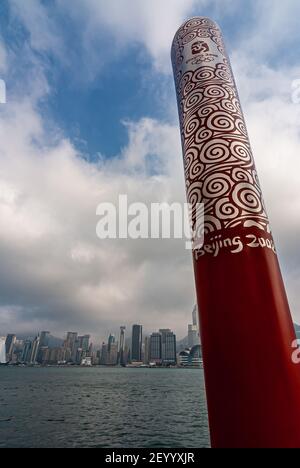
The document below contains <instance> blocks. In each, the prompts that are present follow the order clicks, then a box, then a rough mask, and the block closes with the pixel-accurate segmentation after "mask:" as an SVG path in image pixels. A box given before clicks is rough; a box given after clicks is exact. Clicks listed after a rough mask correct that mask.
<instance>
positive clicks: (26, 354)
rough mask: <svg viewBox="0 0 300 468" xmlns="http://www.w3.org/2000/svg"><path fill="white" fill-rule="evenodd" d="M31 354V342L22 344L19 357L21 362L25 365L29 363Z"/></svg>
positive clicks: (27, 341)
mask: <svg viewBox="0 0 300 468" xmlns="http://www.w3.org/2000/svg"><path fill="white" fill-rule="evenodd" d="M31 353H32V341H31V340H26V341H25V342H24V347H23V352H22V355H21V361H22V362H25V363H29V362H30V359H31Z"/></svg>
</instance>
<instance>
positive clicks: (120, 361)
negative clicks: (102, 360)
mask: <svg viewBox="0 0 300 468" xmlns="http://www.w3.org/2000/svg"><path fill="white" fill-rule="evenodd" d="M125 330H126V327H124V326H123V327H120V339H119V352H118V364H120V365H121V366H124V365H125V360H124V351H125Z"/></svg>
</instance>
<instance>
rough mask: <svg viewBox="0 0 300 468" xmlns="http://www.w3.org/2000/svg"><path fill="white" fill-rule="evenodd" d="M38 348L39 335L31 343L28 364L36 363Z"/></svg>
mask: <svg viewBox="0 0 300 468" xmlns="http://www.w3.org/2000/svg"><path fill="white" fill-rule="evenodd" d="M39 346H40V337H39V335H38V336H37V337H36V338H35V339H34V340H33V343H32V348H31V355H30V360H29V363H30V364H36V363H37V356H38V352H39Z"/></svg>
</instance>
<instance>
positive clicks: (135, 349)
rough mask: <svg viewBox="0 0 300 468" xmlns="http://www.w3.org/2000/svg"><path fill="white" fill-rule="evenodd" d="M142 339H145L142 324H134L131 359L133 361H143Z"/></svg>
mask: <svg viewBox="0 0 300 468" xmlns="http://www.w3.org/2000/svg"><path fill="white" fill-rule="evenodd" d="M142 340H143V327H142V325H133V327H132V345H131V360H132V361H141V359H142Z"/></svg>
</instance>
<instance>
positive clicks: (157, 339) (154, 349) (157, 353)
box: [150, 333, 161, 364]
mask: <svg viewBox="0 0 300 468" xmlns="http://www.w3.org/2000/svg"><path fill="white" fill-rule="evenodd" d="M150 361H151V362H155V363H156V364H159V363H161V334H160V333H152V335H151V336H150Z"/></svg>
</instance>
